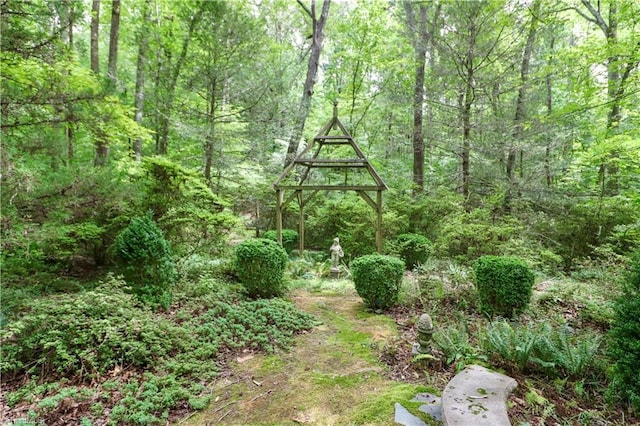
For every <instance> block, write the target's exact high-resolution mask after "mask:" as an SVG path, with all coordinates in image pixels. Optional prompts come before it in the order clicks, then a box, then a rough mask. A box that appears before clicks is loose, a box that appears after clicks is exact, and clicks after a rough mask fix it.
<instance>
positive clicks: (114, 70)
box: [107, 0, 120, 88]
mask: <svg viewBox="0 0 640 426" xmlns="http://www.w3.org/2000/svg"><path fill="white" fill-rule="evenodd" d="M119 36H120V0H113V1H112V3H111V31H110V32H109V63H108V64H107V77H109V79H110V80H111V82H112V85H113V87H114V88H115V87H116V84H117V82H118V38H119Z"/></svg>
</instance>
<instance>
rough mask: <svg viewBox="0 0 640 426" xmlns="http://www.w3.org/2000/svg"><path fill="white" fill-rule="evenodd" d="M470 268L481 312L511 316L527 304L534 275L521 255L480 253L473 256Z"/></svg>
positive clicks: (529, 299)
mask: <svg viewBox="0 0 640 426" xmlns="http://www.w3.org/2000/svg"><path fill="white" fill-rule="evenodd" d="M473 270H474V272H475V276H476V287H477V289H478V297H479V299H480V309H481V310H482V311H483V312H485V313H487V314H488V315H490V316H493V315H502V316H505V317H513V316H514V315H516V314H519V313H520V312H522V311H523V310H524V309H525V308H526V307H527V306H529V302H530V301H531V293H532V291H533V282H534V275H533V272H532V271H531V268H529V266H528V265H527V264H526V263H524V261H522V260H521V259H518V258H516V257H508V256H482V257H480V258H479V259H477V260H476V262H475V264H474V266H473Z"/></svg>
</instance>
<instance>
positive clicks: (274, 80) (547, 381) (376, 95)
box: [0, 0, 640, 425]
mask: <svg viewBox="0 0 640 426" xmlns="http://www.w3.org/2000/svg"><path fill="white" fill-rule="evenodd" d="M0 12H1V13H0V25H1V28H0V30H1V33H2V37H1V38H0V60H1V69H2V72H1V74H0V90H1V91H2V97H1V99H0V137H1V139H2V144H1V145H0V154H1V156H0V172H1V175H0V184H1V186H2V191H0V201H1V204H2V211H1V212H0V214H1V218H0V222H1V228H0V232H1V233H2V238H1V248H2V250H1V262H2V263H1V268H2V289H1V292H0V297H1V307H0V341H1V345H0V351H1V356H0V374H1V382H2V393H1V394H2V396H1V397H0V411H1V412H2V413H5V415H6V417H7V419H8V420H7V421H8V422H19V421H22V422H23V424H24V423H32V424H48V425H49V424H51V425H53V424H85V425H89V424H94V425H101V424H161V423H166V422H167V421H169V422H172V421H174V420H176V419H178V418H180V417H181V416H183V415H187V414H188V413H191V412H193V411H195V410H201V409H203V408H204V407H206V406H207V404H208V403H209V402H210V399H211V398H210V396H211V393H210V391H209V390H210V389H212V386H213V384H214V383H216V381H217V380H219V379H220V377H223V376H224V374H225V372H226V371H228V366H229V360H231V359H233V358H234V357H236V356H237V355H238V354H240V353H245V352H243V351H247V352H248V353H259V352H263V353H271V354H273V355H274V356H280V355H282V354H283V353H284V352H283V351H285V350H286V348H288V347H290V346H291V345H292V344H293V342H294V341H295V339H296V334H297V333H302V332H304V331H307V330H312V329H313V327H314V325H316V324H317V323H316V320H315V319H314V318H313V317H312V316H311V315H309V313H307V312H305V311H303V310H301V309H300V307H299V306H303V307H304V305H301V304H300V303H299V306H298V307H297V306H296V305H294V304H293V303H292V301H291V300H288V298H289V296H290V294H291V293H290V289H292V288H293V289H296V288H297V289H300V288H303V289H305V291H308V292H314V291H320V290H321V289H326V287H327V286H331V285H333V284H336V283H335V282H334V281H330V280H328V277H329V262H328V260H327V256H328V249H329V247H330V245H331V242H332V240H333V238H335V237H338V238H340V243H341V245H342V248H343V250H344V253H345V257H344V258H343V259H342V261H341V262H342V263H341V264H340V275H341V277H342V278H344V280H345V281H344V282H342V281H341V282H340V283H341V284H340V285H342V286H346V287H349V286H351V285H353V288H352V289H353V291H356V290H358V291H360V290H362V291H363V294H364V295H363V298H364V299H365V301H366V302H367V304H369V305H371V306H372V307H374V308H375V309H377V310H378V311H379V313H378V314H377V315H381V316H387V317H392V318H393V319H394V320H395V323H396V324H397V326H398V329H397V336H393V337H388V339H387V342H386V343H385V344H383V345H380V347H376V348H373V349H375V351H374V352H375V355H376V356H377V357H378V358H379V360H380V361H381V362H384V363H385V364H386V365H387V366H388V374H389V375H390V377H391V378H393V379H395V380H396V381H400V382H415V383H419V384H420V385H424V386H430V387H431V388H432V389H438V388H440V389H441V387H442V385H443V382H446V380H447V379H448V378H450V377H451V375H452V374H454V373H455V372H456V371H459V370H460V369H461V368H463V366H465V365H468V364H470V363H481V364H483V365H487V366H489V367H491V368H494V369H500V370H502V371H504V372H506V373H508V374H511V375H513V376H514V377H515V378H516V379H517V380H518V382H519V387H518V390H516V392H515V394H514V396H513V398H512V399H510V409H511V414H512V418H513V419H515V420H516V421H518V422H520V423H525V422H528V423H530V424H536V423H538V424H544V423H545V422H556V423H559V424H576V423H579V424H601V423H611V424H626V423H633V422H634V421H636V420H637V419H638V412H639V411H640V405H639V404H640V403H639V401H640V397H639V395H640V390H639V389H638V383H639V380H638V372H637V368H636V366H637V364H638V362H639V361H638V360H639V359H640V355H639V354H640V348H639V347H638V327H639V325H638V318H639V317H640V315H638V306H639V303H640V302H639V297H640V291H639V284H638V277H639V276H640V273H638V265H639V262H638V254H637V253H638V250H640V115H639V114H638V111H640V108H639V107H640V105H639V102H640V96H638V93H640V70H639V64H640V41H639V40H638V34H640V31H639V27H638V26H639V25H640V4H639V3H638V2H636V1H635V0H600V1H597V2H596V1H592V0H561V1H555V0H554V1H548V0H532V1H528V2H524V1H512V0H485V1H480V0H478V1H457V0H446V1H445V0H443V1H437V0H434V1H429V2H421V1H415V2H414V1H387V0H356V1H352V2H342V1H337V0H336V1H333V2H331V1H330V0H324V1H322V2H320V1H318V2H316V1H304V0H301V1H298V2H290V1H281V0H264V1H260V2H253V3H252V2H235V1H205V0H185V1H179V2H175V1H155V2H152V1H150V0H131V1H127V2H121V1H120V0H91V1H89V0H54V1H41V0H37V1H18V0H9V1H3V2H0ZM334 102H337V105H338V107H337V108H338V109H337V111H338V115H339V118H340V120H341V122H342V123H344V125H345V127H346V128H347V129H348V131H349V133H350V134H351V135H352V136H353V137H354V140H355V141H356V142H357V143H358V145H359V147H360V148H361V150H362V152H363V153H364V154H366V156H367V158H368V160H369V161H370V162H371V164H373V165H374V166H375V168H376V170H377V172H378V173H379V174H380V176H382V178H383V179H384V180H385V182H386V184H387V186H388V187H389V190H388V191H386V192H385V193H384V207H383V212H382V223H383V237H384V241H385V245H384V250H383V253H379V254H375V251H376V235H375V232H374V228H375V224H376V220H377V217H376V213H375V212H374V211H373V209H371V208H370V205H369V204H368V203H367V202H365V201H363V199H362V198H361V197H359V196H358V195H357V194H355V193H353V192H344V193H342V192H340V193H337V192H329V191H325V192H323V191H320V192H319V193H318V195H317V196H316V197H314V198H313V199H310V200H309V201H308V202H307V203H306V204H305V205H304V216H303V219H304V220H305V225H306V226H305V233H304V241H305V246H306V247H305V252H304V253H300V252H299V251H298V247H297V244H298V242H299V241H300V237H301V235H298V232H297V231H296V229H299V228H298V225H299V221H300V220H301V215H300V214H299V212H300V210H299V209H301V207H302V204H303V201H304V200H305V198H303V197H301V198H300V201H299V203H296V202H292V203H290V206H289V210H287V211H286V212H285V215H284V219H283V222H284V223H283V225H284V228H285V231H284V232H283V241H282V243H283V246H284V249H283V248H281V247H279V246H278V244H277V243H276V242H274V241H273V240H274V235H275V233H274V232H273V231H274V230H275V227H276V223H275V216H276V215H275V208H276V200H275V194H274V193H273V191H272V188H271V185H272V184H273V182H274V181H275V180H276V179H277V177H278V176H279V174H280V173H281V172H282V170H283V167H284V166H285V164H287V163H288V162H289V161H291V159H292V157H293V156H294V155H295V153H296V152H298V151H299V149H301V148H302V147H303V146H304V145H305V144H306V143H308V141H309V140H310V139H311V138H313V136H314V135H315V134H316V132H317V131H318V129H320V128H321V127H322V126H323V125H324V124H325V123H326V122H327V121H328V119H329V118H330V117H331V116H332V108H333V103H334ZM327 173H328V176H329V178H330V179H333V181H340V182H349V180H350V179H353V178H354V175H349V174H348V173H346V174H342V173H338V171H335V170H328V171H327ZM256 237H257V238H256ZM634 253H636V254H635V255H634ZM370 256H372V257H370ZM399 258H402V259H403V260H400V259H399ZM490 259H494V260H496V259H497V260H496V262H498V263H500V264H501V265H502V264H503V263H504V265H502V266H504V267H505V269H504V270H502V269H501V272H499V273H498V272H496V273H495V274H494V275H491V274H487V268H484V267H483V265H484V266H486V265H487V263H491V262H488V260H490ZM505 259H507V260H505ZM403 261H404V267H406V268H407V270H406V271H404V267H401V266H400V265H402V264H403ZM474 265H475V267H474ZM502 266H501V267H502ZM399 268H400V269H402V270H403V271H401V272H400V273H396V272H397V270H399ZM494 268H496V269H494ZM497 268H498V267H497V266H495V265H494V266H491V267H489V270H490V271H492V273H493V272H495V271H496V270H497ZM376 271H377V272H376ZM514 271H519V272H514ZM381 277H388V278H389V280H388V281H384V282H380V281H376V280H374V278H376V279H377V278H381ZM532 277H533V282H532ZM496 280H497V281H499V282H500V285H499V286H494V285H493V283H494V281H496ZM353 283H355V284H353ZM378 284H380V285H378ZM336 285H337V284H336ZM349 288H350V289H351V287H349ZM514 289H517V291H514ZM516 293H517V294H516ZM354 294H355V293H354ZM263 297H269V298H268V299H264V298H263ZM424 311H426V312H429V313H430V314H432V316H433V317H434V318H435V322H436V333H435V334H434V337H433V339H434V347H433V351H432V352H431V353H429V354H421V355H419V356H417V357H413V356H412V355H411V353H410V342H411V341H412V340H413V339H415V335H414V334H413V333H414V332H415V331H414V330H413V326H414V325H415V321H416V319H417V318H418V316H419V314H420V313H422V312H424ZM487 314H488V315H487ZM505 317H511V318H509V319H508V320H507V319H505ZM399 386H400V387H398V388H397V389H400V388H401V391H398V392H399V393H402V394H403V395H404V394H406V393H407V392H408V389H411V390H414V389H415V388H414V387H407V388H404V387H402V386H403V385H399ZM395 389H396V387H393V389H392V390H395ZM392 390H390V391H389V392H388V393H389V394H394V392H392ZM405 396H406V395H405ZM378 415H379V413H376V415H375V416H378ZM375 416H374V417H375ZM365 417H366V416H364V417H363V419H364V418H365ZM366 418H367V419H371V418H370V417H366ZM375 418H376V419H377V420H376V421H381V422H382V420H380V418H381V417H375ZM361 420H362V419H361ZM3 421H4V419H3ZM354 421H355V420H354ZM363 421H364V420H363Z"/></svg>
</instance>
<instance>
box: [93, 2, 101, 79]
mask: <svg viewBox="0 0 640 426" xmlns="http://www.w3.org/2000/svg"><path fill="white" fill-rule="evenodd" d="M99 34H100V0H93V1H92V2H91V71H93V72H94V73H95V74H96V75H99V74H100V55H99V38H98V35H99Z"/></svg>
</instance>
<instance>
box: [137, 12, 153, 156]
mask: <svg viewBox="0 0 640 426" xmlns="http://www.w3.org/2000/svg"><path fill="white" fill-rule="evenodd" d="M150 4H151V0H146V1H145V3H144V9H143V12H142V16H143V20H142V24H141V30H140V41H139V44H138V63H137V64H136V93H135V108H136V112H135V120H136V123H137V124H138V125H139V126H141V125H142V116H143V110H144V81H145V72H146V65H147V47H148V46H149V32H148V31H147V30H146V25H147V21H148V20H149V16H150ZM133 154H134V156H135V159H136V161H137V162H140V161H141V160H142V139H141V138H137V139H136V140H135V141H133Z"/></svg>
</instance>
